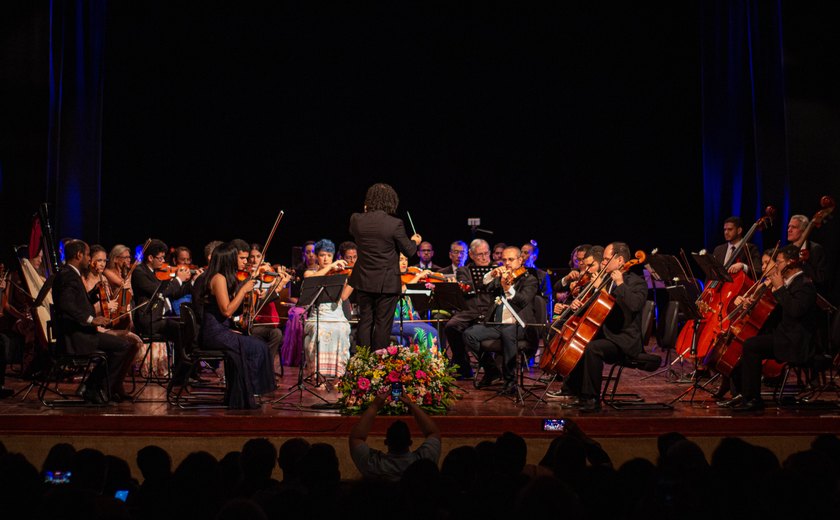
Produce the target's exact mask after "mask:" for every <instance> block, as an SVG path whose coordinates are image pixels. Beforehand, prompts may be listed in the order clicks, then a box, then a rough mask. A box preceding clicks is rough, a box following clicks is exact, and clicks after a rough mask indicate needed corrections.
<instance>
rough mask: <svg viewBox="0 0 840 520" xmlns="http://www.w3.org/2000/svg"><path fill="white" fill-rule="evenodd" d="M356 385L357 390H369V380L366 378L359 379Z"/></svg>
mask: <svg viewBox="0 0 840 520" xmlns="http://www.w3.org/2000/svg"><path fill="white" fill-rule="evenodd" d="M356 384H357V385H358V386H359V390H367V389H368V388H370V379H368V378H366V377H360V378H359V380H358V381H357V382H356Z"/></svg>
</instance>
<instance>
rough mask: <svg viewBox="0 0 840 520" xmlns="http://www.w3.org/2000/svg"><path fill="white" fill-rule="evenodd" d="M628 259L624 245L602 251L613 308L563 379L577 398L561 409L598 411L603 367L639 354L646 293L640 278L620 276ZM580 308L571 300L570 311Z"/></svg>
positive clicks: (629, 256) (628, 250)
mask: <svg viewBox="0 0 840 520" xmlns="http://www.w3.org/2000/svg"><path fill="white" fill-rule="evenodd" d="M630 258H631V254H630V248H629V247H628V246H627V244H625V243H624V242H613V243H611V244H610V245H608V246H607V247H606V248H605V249H604V258H603V260H602V261H601V267H602V269H604V272H605V274H606V276H608V277H609V278H610V280H609V281H607V285H606V287H605V289H606V290H607V292H608V293H609V294H610V295H612V296H613V298H615V304H614V305H613V307H612V310H611V311H610V313H609V315H608V316H607V318H606V320H605V321H604V324H603V326H602V327H601V328H600V330H599V331H598V333H597V334H596V335H595V338H594V339H593V340H592V341H590V342H589V343H588V344H587V345H586V348H585V349H584V351H583V359H581V360H580V361H579V362H578V364H577V365H576V366H575V368H574V370H572V372H571V374H569V377H568V378H567V379H566V381H565V387H566V388H568V390H569V392H570V393H571V394H573V395H577V396H578V398H577V400H576V401H575V402H572V403H570V404H563V405H561V406H563V407H570V408H579V409H580V411H582V412H595V411H598V410H600V409H601V403H600V393H601V379H602V372H603V369H604V363H605V362H606V363H615V362H617V361H619V360H620V359H621V356H622V354H623V355H625V356H630V357H632V356H636V355H638V354H639V353H641V352H642V348H643V347H642V313H641V311H642V308H643V307H644V304H645V300H647V292H648V289H647V284H646V283H645V280H644V279H643V278H642V277H641V276H639V275H637V274H635V273H632V272H629V271H628V272H626V273H625V272H622V269H621V268H622V267H623V266H624V264H625V263H626V262H627V261H628V260H629V259H630ZM592 297H593V298H597V295H594V296H592ZM582 305H583V304H582V303H581V302H580V300H574V301H573V302H572V304H571V307H572V308H573V309H577V308H580V307H581V306H582Z"/></svg>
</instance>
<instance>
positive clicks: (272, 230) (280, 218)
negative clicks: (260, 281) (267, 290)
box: [251, 209, 285, 278]
mask: <svg viewBox="0 0 840 520" xmlns="http://www.w3.org/2000/svg"><path fill="white" fill-rule="evenodd" d="M284 214H285V213H284V212H283V210H282V209H281V210H280V213H278V214H277V218H276V219H275V220H274V226H273V227H272V228H271V233H269V234H268V240H266V241H265V245H264V246H263V249H262V251H261V252H260V257H261V258H262V259H263V261H265V252H266V251H268V246H269V245H270V244H271V240H272V239H273V238H274V233H275V232H276V231H277V226H279V225H280V221H281V220H283V215H284ZM258 271H259V269H254V272H253V273H251V278H256V277H257V272H258Z"/></svg>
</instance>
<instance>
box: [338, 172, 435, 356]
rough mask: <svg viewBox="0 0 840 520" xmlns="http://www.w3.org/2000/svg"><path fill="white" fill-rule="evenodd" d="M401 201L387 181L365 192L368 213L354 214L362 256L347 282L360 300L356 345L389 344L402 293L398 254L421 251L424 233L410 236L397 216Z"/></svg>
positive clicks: (377, 346)
mask: <svg viewBox="0 0 840 520" xmlns="http://www.w3.org/2000/svg"><path fill="white" fill-rule="evenodd" d="M398 205H399V198H398V197H397V192H395V191H394V189H393V188H392V187H391V186H389V185H388V184H382V183H379V184H374V185H373V186H371V187H370V188H368V190H367V194H366V195H365V211H364V213H353V215H351V216H350V234H352V235H353V238H354V240H355V242H356V245H357V246H358V248H359V249H358V251H359V259H358V260H357V261H356V264H355V265H354V266H353V273H352V274H351V275H350V280H349V281H348V285H350V286H351V287H352V288H353V291H354V293H355V294H356V299H357V302H358V304H359V329H358V332H357V333H356V338H357V343H358V344H359V345H361V346H369V347H371V348H373V349H380V348H384V347H387V346H388V345H389V343H390V338H391V326H392V325H393V323H394V311H395V310H396V308H397V301H398V300H399V298H400V293H401V292H402V281H401V280H400V257H399V254H400V253H402V254H404V255H405V256H407V257H410V256H412V255H413V254H414V253H415V252H416V251H417V245H418V244H420V242H422V238H421V237H420V235H417V234H415V235H414V236H412V237H411V238H410V239H409V238H408V236H407V235H406V233H405V227H404V226H403V223H402V220H400V219H398V218H396V217H394V216H393V215H394V213H396V211H397V206H398Z"/></svg>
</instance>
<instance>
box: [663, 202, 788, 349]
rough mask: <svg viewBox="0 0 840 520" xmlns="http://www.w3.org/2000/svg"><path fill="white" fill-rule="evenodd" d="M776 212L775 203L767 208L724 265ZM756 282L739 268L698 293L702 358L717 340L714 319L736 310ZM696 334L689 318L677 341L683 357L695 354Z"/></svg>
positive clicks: (699, 341) (727, 263)
mask: <svg viewBox="0 0 840 520" xmlns="http://www.w3.org/2000/svg"><path fill="white" fill-rule="evenodd" d="M775 215H776V208H774V207H773V206H767V208H765V210H764V216H762V217H761V218H759V219H758V220H756V221H755V223H754V224H753V225H752V226H751V227H750V229H749V231H747V234H746V235H744V238H743V239H741V243H740V244H738V247H737V248H736V249H735V252H734V253H733V254H732V255H731V256H730V258H729V260H728V261H727V262H726V263H725V264H724V265H723V267H724V268H726V269H727V270H728V269H729V268H730V267H731V266H732V264H733V263H734V262H735V260H736V259H737V258H738V256H739V255H740V254H741V252H742V251H743V250H744V248H745V247H747V244H748V243H749V241H750V239H751V238H752V237H753V235H754V234H755V232H756V231H758V230H763V229H766V228H767V227H769V226H770V225H771V224H772V223H773V218H774V217H775ZM752 283H753V281H752V278H750V276H749V275H748V274H747V273H745V272H744V271H739V272H737V273H735V274H732V281H731V282H721V281H719V280H714V281H711V282H709V283H708V284H706V287H705V288H704V289H703V292H702V293H700V296H698V298H697V301H696V302H695V303H696V304H697V308H698V309H699V310H700V312H701V313H702V314H703V318H702V319H701V324H700V328H699V329H698V330H697V332H696V333H697V334H698V338H697V343H696V345H697V352H696V355H697V358H698V359H702V358H704V357H705V356H706V355H707V354H708V352H709V348H710V347H711V345H712V343H713V342H714V339H715V331H716V330H717V329H716V327H715V326H714V325H713V322H714V320H713V318H714V317H715V316H717V321H718V323H719V322H720V321H722V320H723V317H724V316H725V314H727V313H729V312H731V311H732V310H733V309H732V308H731V307H732V302H733V300H734V299H735V298H736V297H737V296H740V295H741V294H743V293H744V291H746V290H747V288H748V287H749V286H750V285H752ZM693 334H694V320H688V321H686V322H685V324H684V325H683V328H682V330H680V334H679V336H678V337H677V341H676V344H675V346H674V349H675V351H676V352H677V354H678V355H679V356H680V357H682V358H687V357H690V356H691V343H692V339H693Z"/></svg>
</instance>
